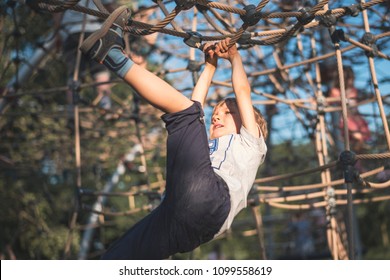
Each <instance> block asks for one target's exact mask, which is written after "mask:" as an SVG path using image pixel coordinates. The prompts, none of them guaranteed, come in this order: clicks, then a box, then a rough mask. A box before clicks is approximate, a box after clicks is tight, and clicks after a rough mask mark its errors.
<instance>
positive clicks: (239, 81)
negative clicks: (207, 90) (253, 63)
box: [230, 52, 260, 137]
mask: <svg viewBox="0 0 390 280" xmlns="http://www.w3.org/2000/svg"><path fill="white" fill-rule="evenodd" d="M230 62H231V64H232V84H233V91H234V93H235V95H236V100H237V106H238V110H239V111H240V117H241V121H242V125H243V126H244V127H245V128H246V129H247V130H248V131H249V132H250V133H251V134H252V135H254V136H256V137H260V132H259V127H258V125H257V123H256V118H255V113H254V110H253V104H252V99H251V86H250V84H249V81H248V77H247V75H246V73H245V69H244V66H243V64H242V59H241V55H240V54H239V53H238V52H237V54H236V55H234V56H233V57H231V59H230Z"/></svg>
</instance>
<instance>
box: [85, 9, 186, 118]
mask: <svg viewBox="0 0 390 280" xmlns="http://www.w3.org/2000/svg"><path fill="white" fill-rule="evenodd" d="M129 17H130V13H129V11H128V9H126V7H125V6H122V7H119V8H118V9H116V10H115V11H114V12H113V13H112V14H111V15H110V17H108V18H107V20H106V21H105V22H104V24H103V26H102V28H101V29H100V30H98V31H96V32H94V33H92V35H91V36H90V37H88V38H87V39H86V40H85V41H84V43H83V44H82V45H81V47H80V49H81V51H82V52H83V53H84V54H86V55H87V56H89V57H90V58H92V59H95V60H96V61H98V62H100V63H103V64H104V65H106V66H107V67H108V68H109V69H110V70H111V71H113V72H114V73H115V74H117V75H118V76H120V77H121V78H123V79H124V81H125V82H126V83H128V84H129V85H130V86H132V87H133V88H134V89H135V90H136V91H137V92H138V93H139V94H140V95H141V96H142V97H143V98H145V99H146V100H147V101H148V102H149V103H151V104H152V105H154V106H155V107H157V108H159V109H161V110H162V111H164V112H166V113H175V112H179V111H182V110H184V109H186V108H188V107H190V106H191V105H192V104H193V102H192V101H191V100H190V99H188V98H187V97H185V96H184V95H182V94H181V93H180V92H179V91H177V90H176V89H175V88H173V87H172V86H171V85H169V84H168V83H167V82H165V81H164V80H162V79H161V78H159V77H157V76H156V75H154V74H153V73H151V72H149V71H148V70H146V69H144V68H143V67H140V66H138V65H136V64H134V63H133V62H132V61H131V60H130V59H129V58H128V57H127V56H125V55H124V53H123V49H124V42H123V39H122V32H123V29H124V28H125V26H126V23H127V20H128V18H129ZM113 24H114V25H113Z"/></svg>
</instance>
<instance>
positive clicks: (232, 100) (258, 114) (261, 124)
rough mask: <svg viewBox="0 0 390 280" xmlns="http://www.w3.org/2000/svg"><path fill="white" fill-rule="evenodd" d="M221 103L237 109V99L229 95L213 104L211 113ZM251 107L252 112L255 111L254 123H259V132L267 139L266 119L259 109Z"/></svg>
mask: <svg viewBox="0 0 390 280" xmlns="http://www.w3.org/2000/svg"><path fill="white" fill-rule="evenodd" d="M223 104H226V105H227V106H235V108H236V109H238V105H237V100H236V99H235V98H231V97H230V98H226V99H223V100H221V101H219V102H218V103H217V104H216V105H215V106H214V109H213V113H214V111H215V110H216V109H217V108H219V107H221V106H222V105H223ZM252 107H253V112H254V113H255V118H256V123H257V124H258V125H259V128H260V131H261V134H262V135H263V137H264V139H267V136H268V128H267V121H266V120H265V119H264V117H263V115H262V114H261V112H260V111H259V109H257V108H256V107H255V106H252Z"/></svg>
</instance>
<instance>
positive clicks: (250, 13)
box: [240, 4, 261, 26]
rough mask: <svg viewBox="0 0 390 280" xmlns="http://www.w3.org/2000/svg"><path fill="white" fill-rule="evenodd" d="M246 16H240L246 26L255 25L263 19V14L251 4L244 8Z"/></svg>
mask: <svg viewBox="0 0 390 280" xmlns="http://www.w3.org/2000/svg"><path fill="white" fill-rule="evenodd" d="M244 10H245V12H246V13H245V15H242V16H240V18H241V19H242V21H243V22H244V24H246V25H248V26H252V25H255V24H256V23H258V22H259V20H260V19H261V12H257V11H256V6H255V5H253V4H251V5H247V6H245V7H244Z"/></svg>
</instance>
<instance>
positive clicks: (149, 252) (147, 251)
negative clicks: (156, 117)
mask: <svg viewBox="0 0 390 280" xmlns="http://www.w3.org/2000/svg"><path fill="white" fill-rule="evenodd" d="M162 119H163V121H164V122H165V124H166V128H167V131H168V139H167V175H166V194H165V197H164V199H163V201H162V202H161V204H160V205H159V206H158V207H157V208H156V209H154V210H153V211H152V212H151V213H150V214H148V215H147V216H146V217H145V218H143V219H142V220H140V221H139V222H138V223H136V224H135V225H134V226H133V227H132V228H130V229H129V230H128V231H127V232H126V233H125V234H124V235H123V236H122V237H121V238H120V239H119V240H117V241H116V242H114V244H112V246H111V247H110V248H109V249H108V250H107V252H106V253H105V254H104V255H103V256H102V259H114V260H118V259H136V260H143V259H166V258H168V257H169V256H171V255H173V254H175V253H184V252H189V251H192V250H193V249H195V248H196V247H198V246H199V245H200V244H202V243H205V242H207V241H210V240H211V239H212V238H213V236H214V235H215V234H216V233H217V232H218V231H219V229H220V228H221V226H222V225H223V223H224V221H225V220H226V218H227V216H228V214H229V211H230V196H229V191H228V187H227V185H226V183H225V182H224V180H223V179H222V178H220V177H219V176H217V175H216V174H215V173H214V171H213V168H212V167H211V162H210V156H209V147H208V140H207V134H206V129H205V125H204V121H203V110H202V108H201V106H200V104H199V103H198V102H195V103H194V104H193V105H192V106H191V107H189V108H187V109H186V110H183V111H181V112H178V113H174V114H165V115H163V116H162Z"/></svg>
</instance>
